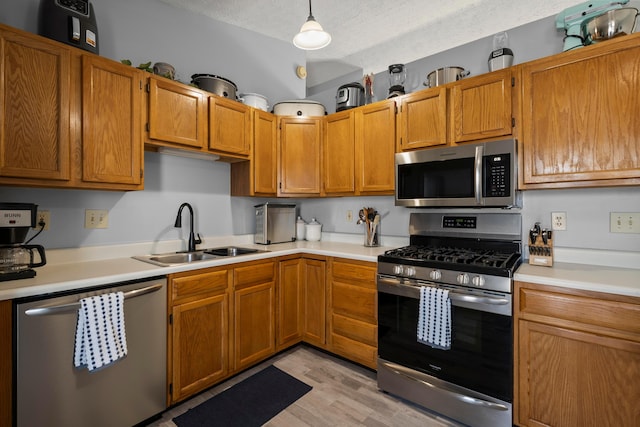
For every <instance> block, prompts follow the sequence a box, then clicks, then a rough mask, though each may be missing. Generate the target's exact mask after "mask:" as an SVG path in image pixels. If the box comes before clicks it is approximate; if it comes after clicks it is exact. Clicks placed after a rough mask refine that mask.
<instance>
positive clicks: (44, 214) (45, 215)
mask: <svg viewBox="0 0 640 427" xmlns="http://www.w3.org/2000/svg"><path fill="white" fill-rule="evenodd" d="M40 222H44V231H47V230H48V229H49V226H50V225H51V213H50V212H49V211H38V215H37V216H36V223H35V224H33V228H37V229H38V230H39V229H40Z"/></svg>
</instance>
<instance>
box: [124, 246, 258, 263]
mask: <svg viewBox="0 0 640 427" xmlns="http://www.w3.org/2000/svg"><path fill="white" fill-rule="evenodd" d="M258 251H259V249H253V248H240V247H237V246H224V247H220V248H209V249H199V250H197V251H194V252H170V253H166V254H158V255H137V256H134V257H133V259H137V260H138V261H144V262H148V263H150V264H155V265H159V266H161V267H171V266H174V265H180V264H190V263H193V262H198V261H210V260H213V259H216V258H221V257H235V256H240V255H248V254H252V253H255V252H258Z"/></svg>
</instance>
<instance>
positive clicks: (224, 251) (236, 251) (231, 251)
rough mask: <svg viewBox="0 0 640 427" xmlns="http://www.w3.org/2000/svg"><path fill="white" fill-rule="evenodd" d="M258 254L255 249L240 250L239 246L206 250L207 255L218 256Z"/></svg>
mask: <svg viewBox="0 0 640 427" xmlns="http://www.w3.org/2000/svg"><path fill="white" fill-rule="evenodd" d="M255 252H258V249H253V248H239V247H237V246H225V247H222V248H212V249H204V253H205V254H210V255H216V256H238V255H247V254H253V253H255Z"/></svg>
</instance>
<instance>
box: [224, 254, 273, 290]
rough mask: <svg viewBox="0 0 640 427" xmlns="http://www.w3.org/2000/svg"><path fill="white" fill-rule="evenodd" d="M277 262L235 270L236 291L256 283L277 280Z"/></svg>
mask: <svg viewBox="0 0 640 427" xmlns="http://www.w3.org/2000/svg"><path fill="white" fill-rule="evenodd" d="M275 277H276V264H275V262H273V261H272V262H266V263H261V264H251V265H246V266H244V267H237V268H235V269H234V270H233V283H234V285H235V289H242V288H246V287H247V286H251V285H253V284H256V283H267V282H271V281H273V280H275Z"/></svg>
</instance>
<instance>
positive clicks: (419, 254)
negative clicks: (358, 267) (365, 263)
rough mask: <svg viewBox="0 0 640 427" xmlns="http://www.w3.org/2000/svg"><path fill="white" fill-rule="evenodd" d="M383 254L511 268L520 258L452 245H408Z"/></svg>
mask: <svg viewBox="0 0 640 427" xmlns="http://www.w3.org/2000/svg"><path fill="white" fill-rule="evenodd" d="M385 256H388V257H392V258H404V259H411V260H424V261H438V262H444V263H450V264H454V265H455V264H466V265H474V266H480V267H495V268H505V269H508V268H511V267H512V266H513V265H514V264H515V263H516V262H517V260H518V259H519V258H520V254H518V253H507V252H500V251H496V250H490V249H486V250H483V249H466V248H452V247H428V246H420V245H410V246H405V247H402V248H397V249H391V250H388V251H386V252H385Z"/></svg>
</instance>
